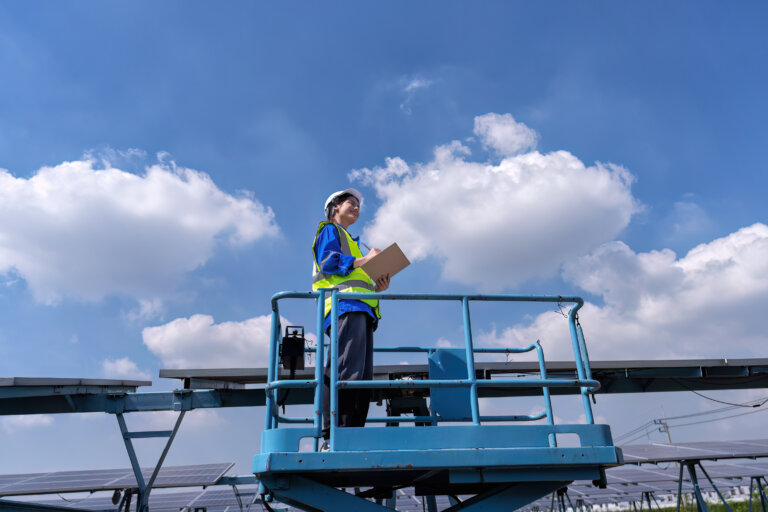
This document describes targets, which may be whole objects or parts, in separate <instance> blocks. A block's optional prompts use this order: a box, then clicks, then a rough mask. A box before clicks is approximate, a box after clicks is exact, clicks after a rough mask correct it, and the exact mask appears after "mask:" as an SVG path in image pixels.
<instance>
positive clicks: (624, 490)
mask: <svg viewBox="0 0 768 512" xmlns="http://www.w3.org/2000/svg"><path fill="white" fill-rule="evenodd" d="M622 449H623V451H624V455H625V458H626V459H627V460H628V462H630V465H625V466H622V467H617V468H611V469H609V470H607V472H606V473H607V477H608V486H607V488H605V489H599V488H597V487H594V486H592V485H591V483H588V482H575V483H574V484H572V485H569V486H568V495H569V497H570V499H571V501H572V502H573V503H574V504H575V503H576V502H577V501H581V502H584V503H589V504H601V503H617V502H629V501H638V500H640V499H641V497H642V493H643V492H650V493H654V494H656V495H667V494H676V493H677V488H678V477H679V466H678V465H677V464H674V463H672V462H665V461H677V460H689V461H690V460H705V461H706V460H707V459H712V460H716V459H729V458H755V457H768V440H752V441H733V442H718V443H703V442H697V443H678V444H676V445H662V444H653V445H634V446H625V447H623V448H622ZM641 464H642V465H641ZM232 466H233V464H231V463H222V464H203V465H196V466H178V467H167V468H163V469H161V471H160V474H159V475H158V479H157V480H156V483H155V487H157V488H161V487H183V486H211V485H214V484H215V483H216V482H218V481H219V479H220V478H221V476H223V475H224V473H226V472H227V471H228V470H229V469H230V468H231V467H232ZM703 466H704V468H705V469H706V471H707V473H708V474H709V475H710V477H712V479H713V480H714V481H715V484H716V485H717V486H718V488H721V489H727V488H732V487H736V486H748V485H749V481H750V477H753V476H764V475H768V462H743V461H732V462H704V463H703ZM142 472H143V474H144V476H145V479H148V478H149V475H150V473H151V470H150V469H148V468H145V469H143V470H142ZM698 475H699V485H700V487H701V488H702V490H703V491H705V492H706V491H713V490H714V488H713V487H712V485H711V484H710V483H709V482H708V480H707V479H706V477H705V476H704V475H703V474H702V473H701V471H698ZM135 486H136V482H135V478H134V475H133V472H132V471H131V470H130V469H119V470H95V471H69V472H54V473H32V474H26V475H0V496H14V495H16V496H18V495H30V494H43V493H61V492H74V491H96V490H114V489H124V488H130V487H135ZM682 492H684V493H690V492H693V488H692V486H691V483H690V476H689V474H688V471H687V470H686V471H684V472H683V485H682ZM239 494H240V498H241V499H240V503H242V504H243V506H244V510H245V507H247V506H248V505H249V504H251V505H250V508H248V511H249V512H250V511H253V512H261V511H263V510H265V509H264V508H263V506H262V505H261V504H260V503H253V502H254V501H256V502H258V501H259V500H258V499H257V496H256V488H255V487H254V486H242V487H241V488H240V490H239ZM397 502H398V503H397V506H398V510H402V511H407V512H415V511H420V510H423V509H424V504H423V498H422V497H420V496H415V495H414V494H413V489H401V490H399V491H398V493H397ZM437 502H438V509H440V510H442V509H444V508H447V507H448V506H449V501H448V499H447V498H446V497H438V498H437ZM40 503H44V504H48V505H57V506H64V507H73V508H84V509H89V510H105V509H114V508H115V506H114V505H113V504H112V502H111V499H110V497H101V496H98V495H93V496H89V497H87V498H85V499H83V500H79V501H71V500H70V501H63V500H48V501H45V502H40ZM550 504H551V497H545V498H542V499H541V500H538V501H536V502H534V503H532V504H530V505H528V506H527V507H526V509H534V508H535V507H539V508H541V509H548V508H549V506H550ZM280 506H281V504H275V507H273V508H278V507H280ZM150 507H151V509H152V510H180V509H183V508H189V507H191V508H194V507H205V508H206V509H207V510H208V512H235V511H237V512H240V506H239V502H238V500H237V495H236V494H235V491H233V489H232V488H231V487H228V486H227V487H224V486H218V487H209V488H207V489H204V490H202V491H185V492H162V491H161V492H153V493H152V494H151V495H150ZM283 508H284V507H283ZM284 509H285V508H284Z"/></svg>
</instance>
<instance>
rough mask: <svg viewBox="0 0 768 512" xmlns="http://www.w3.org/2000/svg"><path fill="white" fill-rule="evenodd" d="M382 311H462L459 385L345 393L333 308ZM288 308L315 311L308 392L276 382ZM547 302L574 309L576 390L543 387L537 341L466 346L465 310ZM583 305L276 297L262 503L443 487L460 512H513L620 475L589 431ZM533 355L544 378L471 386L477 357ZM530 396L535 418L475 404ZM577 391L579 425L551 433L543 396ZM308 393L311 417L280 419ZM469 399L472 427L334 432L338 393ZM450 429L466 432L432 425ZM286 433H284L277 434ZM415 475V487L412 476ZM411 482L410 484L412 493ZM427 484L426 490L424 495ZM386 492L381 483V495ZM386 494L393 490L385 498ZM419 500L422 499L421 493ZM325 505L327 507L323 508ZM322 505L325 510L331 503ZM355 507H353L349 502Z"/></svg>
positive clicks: (607, 444) (614, 458)
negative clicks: (453, 392)
mask: <svg viewBox="0 0 768 512" xmlns="http://www.w3.org/2000/svg"><path fill="white" fill-rule="evenodd" d="M328 293H330V294H331V310H330V315H331V322H330V323H331V325H330V347H329V348H330V350H329V360H330V362H331V364H330V387H331V393H330V404H329V406H330V407H329V408H330V418H331V422H330V443H329V445H330V446H329V447H330V451H329V452H318V451H317V449H318V448H317V447H318V444H319V443H318V440H319V438H320V437H321V433H322V410H323V393H322V382H323V369H324V366H325V365H324V356H325V350H324V349H325V340H324V335H323V334H322V333H323V332H324V321H325V318H324V304H325V298H326V296H327V294H328ZM373 298H377V299H379V300H438V301H458V302H460V303H461V308H462V318H463V324H464V350H465V359H466V365H467V373H466V378H458V379H450V378H446V379H445V380H438V379H432V378H430V379H427V380H409V381H392V380H387V381H376V380H356V381H341V380H339V377H338V364H336V363H335V362H336V361H338V302H339V300H343V299H353V300H354V299H373ZM284 299H310V300H317V332H318V340H317V348H316V351H315V352H316V356H317V362H316V366H315V378H314V379H305V380H279V378H278V364H279V361H278V356H277V355H278V353H279V349H278V345H279V342H280V339H281V338H280V335H281V325H280V313H279V306H278V303H279V301H281V300H284ZM472 301H494V302H550V303H557V304H562V303H569V304H573V307H572V308H571V309H570V311H569V313H568V315H567V319H568V324H569V330H570V334H571V342H572V349H573V354H574V361H575V365H576V369H577V378H576V379H574V378H568V379H555V378H549V377H548V376H547V371H546V364H545V361H544V352H543V348H542V346H541V344H540V343H539V342H538V341H537V342H535V343H532V344H530V345H528V346H526V347H515V348H502V349H499V348H478V347H475V346H474V343H473V340H472V328H471V318H470V302H472ZM582 305H583V301H582V299H581V298H579V297H561V296H528V295H447V294H440V295H427V294H396V295H388V294H380V293H373V294H370V293H365V294H362V293H340V292H339V291H338V290H337V289H328V290H319V291H317V292H281V293H278V294H276V295H274V296H273V297H272V327H271V337H270V349H269V354H270V355H269V363H268V372H267V373H268V382H267V385H266V388H265V390H266V414H265V425H264V431H263V433H262V447H261V454H259V455H256V456H255V457H254V473H256V474H257V475H258V476H259V479H260V481H261V491H260V492H262V493H263V494H266V495H267V496H269V495H273V496H275V497H276V498H278V499H280V500H281V501H285V502H286V503H290V504H293V505H296V506H299V507H300V508H304V509H305V510H340V509H344V508H345V507H347V508H348V506H349V504H350V503H357V502H356V501H354V500H357V501H358V502H362V501H364V500H362V499H361V498H357V497H355V496H352V495H348V494H346V493H341V494H339V493H340V491H337V490H336V489H333V488H334V487H353V488H354V487H380V488H382V489H386V488H388V485H389V486H390V487H392V486H393V485H394V484H392V482H407V483H408V484H409V485H417V486H419V485H421V486H422V487H423V492H424V494H427V495H434V494H452V493H448V492H446V486H448V487H450V486H454V487H456V488H457V489H461V490H463V491H467V492H456V494H464V493H469V494H476V496H475V498H473V499H472V503H471V504H470V503H467V502H465V503H462V504H461V505H457V509H458V508H459V507H460V508H462V509H467V508H471V509H473V510H474V509H475V508H477V509H478V510H479V509H482V510H510V509H511V508H510V506H512V505H513V504H514V505H515V506H516V507H519V506H523V505H525V504H527V503H529V502H531V501H533V500H535V499H537V498H539V497H541V496H544V495H546V494H548V493H549V492H552V491H553V490H554V489H557V488H560V487H562V486H563V485H566V484H567V483H568V482H569V481H571V480H573V479H575V478H579V479H584V478H586V479H595V480H597V479H600V478H601V473H602V470H603V469H604V468H605V467H609V466H613V465H617V464H620V463H621V462H622V461H621V453H620V451H619V450H618V449H616V448H615V447H614V445H613V440H612V438H611V434H610V429H609V428H608V426H606V425H595V424H594V417H593V414H592V406H591V403H590V399H589V395H590V394H591V393H594V392H595V391H596V390H597V389H599V387H600V383H599V382H598V381H596V380H594V379H592V377H591V371H590V367H589V356H588V354H587V351H586V343H585V341H584V334H583V331H582V328H581V326H580V325H579V323H578V310H579V309H580V308H581V306H582ZM436 350H440V349H435V348H429V347H427V348H424V347H387V348H378V349H375V351H377V352H424V353H427V352H431V351H436ZM529 351H536V354H537V357H538V362H539V369H540V378H537V379H536V378H526V379H498V380H490V379H479V378H477V375H476V372H475V363H474V357H475V354H476V353H521V352H529ZM484 387H493V388H498V389H507V390H513V389H519V388H536V389H540V390H541V395H542V397H543V398H544V412H543V413H541V414H533V415H514V414H509V415H499V416H482V415H481V414H480V408H479V402H478V389H482V388H484ZM564 387H570V388H577V389H578V390H579V393H580V394H581V395H582V402H583V406H584V416H585V418H586V423H587V424H586V425H555V424H554V414H553V412H552V404H551V398H550V391H549V390H550V388H564ZM291 388H295V389H311V390H313V394H314V397H315V400H314V407H313V409H314V415H313V416H312V417H305V418H302V417H290V416H281V415H280V413H279V410H278V408H277V407H276V403H277V400H276V396H277V390H280V389H291ZM342 388H343V389H389V390H393V389H403V390H408V389H424V390H430V389H435V388H465V389H469V400H470V404H469V409H468V412H469V411H471V417H468V418H442V417H438V416H436V415H435V413H434V411H433V412H432V415H430V416H423V417H422V416H418V417H413V416H408V417H404V416H386V417H376V418H369V419H368V421H369V422H371V423H380V422H387V423H395V424H400V423H402V422H414V423H416V422H421V423H424V424H426V425H427V426H418V427H415V426H414V427H404V428H406V429H408V430H407V432H405V431H403V428H397V429H389V428H372V427H360V428H340V427H339V425H338V415H337V411H338V392H339V390H340V389H342ZM543 418H546V419H547V424H546V425H525V426H523V425H488V424H487V423H491V422H501V421H505V422H519V421H531V420H537V419H543ZM448 421H451V422H453V421H457V422H463V424H462V425H440V423H441V422H442V423H445V422H448ZM295 423H304V424H311V425H312V426H311V427H309V428H307V427H296V426H293V427H291V428H286V425H288V424H295ZM281 425H282V427H281ZM566 433H567V434H576V435H577V436H578V438H579V440H580V442H581V446H577V447H558V445H557V435H558V434H566ZM305 438H311V439H313V443H314V450H313V451H310V452H306V451H304V452H300V451H299V447H300V442H301V440H302V439H305ZM437 473H441V474H442V477H441V478H444V480H445V482H443V481H442V480H441V482H443V483H441V484H440V485H442V488H441V489H438V490H434V491H433V490H430V487H429V486H432V485H434V483H433V482H431V481H428V480H429V479H430V478H432V477H434V475H435V474H437ZM412 475H414V476H412ZM409 478H416V480H417V483H414V482H411V481H410V480H409ZM425 481H428V482H427V483H426V484H425V483H424V482H425ZM382 482H389V484H387V483H382ZM392 488H394V487H392ZM424 489H425V490H424ZM320 496H324V497H325V498H322V499H321V498H320ZM323 499H326V500H328V502H327V503H325V502H324V501H323ZM350 500H352V501H350ZM357 506H358V509H360V510H362V509H363V508H359V507H367V508H370V509H371V510H382V507H381V506H380V505H377V504H375V503H372V502H365V504H364V505H362V504H361V503H357Z"/></svg>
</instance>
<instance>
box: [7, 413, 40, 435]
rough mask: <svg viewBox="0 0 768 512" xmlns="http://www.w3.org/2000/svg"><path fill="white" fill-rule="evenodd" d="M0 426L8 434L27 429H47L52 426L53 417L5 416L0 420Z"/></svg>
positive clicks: (37, 415) (33, 415) (35, 415)
mask: <svg viewBox="0 0 768 512" xmlns="http://www.w3.org/2000/svg"><path fill="white" fill-rule="evenodd" d="M0 425H2V427H3V430H5V432H6V433H8V434H13V433H14V432H16V431H19V430H27V429H29V428H39V427H48V426H51V425H53V416H50V415H48V414H29V415H20V416H6V417H4V418H0Z"/></svg>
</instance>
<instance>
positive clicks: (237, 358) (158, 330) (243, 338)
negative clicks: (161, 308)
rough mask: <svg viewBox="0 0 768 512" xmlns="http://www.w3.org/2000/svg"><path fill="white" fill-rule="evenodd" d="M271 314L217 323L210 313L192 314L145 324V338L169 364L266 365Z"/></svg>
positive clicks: (157, 354)
mask: <svg viewBox="0 0 768 512" xmlns="http://www.w3.org/2000/svg"><path fill="white" fill-rule="evenodd" d="M271 318H272V317H271V316H270V315H264V316H257V317H254V318H250V319H248V320H245V321H242V322H222V323H220V324H217V323H215V322H214V319H213V317H212V316H210V315H192V316H191V317H189V318H177V319H176V320H173V321H172V322H169V323H167V324H164V325H160V326H157V327H146V328H144V330H143V331H142V338H143V340H144V344H145V345H146V346H147V348H148V349H149V350H150V351H151V352H152V353H153V354H155V355H156V356H158V357H159V358H160V359H161V360H162V362H163V365H165V366H166V367H167V368H233V367H234V368H244V367H259V368H263V367H265V366H266V364H267V360H268V358H269V333H270V322H271ZM281 322H282V325H291V323H290V322H289V321H288V320H286V319H281Z"/></svg>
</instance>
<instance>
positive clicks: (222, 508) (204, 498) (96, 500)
mask: <svg viewBox="0 0 768 512" xmlns="http://www.w3.org/2000/svg"><path fill="white" fill-rule="evenodd" d="M238 493H239V494H240V500H241V503H242V504H243V510H244V511H245V510H246V509H247V510H248V511H249V512H266V509H265V508H264V507H263V506H262V505H261V503H260V502H259V500H258V499H256V501H257V503H253V501H254V499H255V498H257V497H256V493H257V488H256V487H255V486H243V487H238ZM35 503H39V504H42V505H53V506H58V507H68V508H81V509H87V510H105V509H114V508H116V507H115V505H113V504H112V499H111V497H104V496H92V497H87V498H85V499H82V500H79V501H64V500H60V499H58V500H41V501H36V502H35ZM135 505H136V501H135V499H134V500H133V501H132V510H135ZM249 505H250V507H249ZM195 507H201V508H202V507H205V508H206V509H207V512H217V511H218V512H235V511H236V512H240V506H239V504H238V501H237V496H236V495H235V492H234V490H233V489H232V488H231V487H222V488H208V489H204V490H202V491H183V492H153V493H152V494H150V495H149V509H150V510H181V509H183V508H193V509H194V508H195ZM273 508H281V506H280V505H276V507H273Z"/></svg>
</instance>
